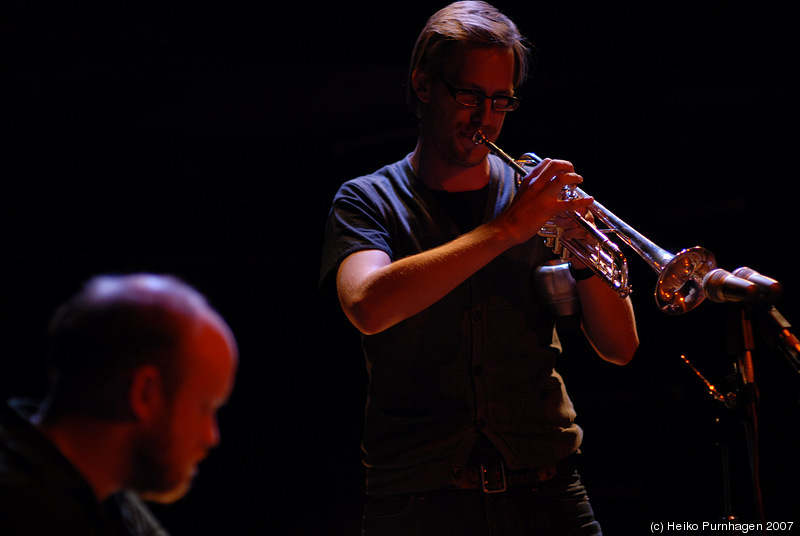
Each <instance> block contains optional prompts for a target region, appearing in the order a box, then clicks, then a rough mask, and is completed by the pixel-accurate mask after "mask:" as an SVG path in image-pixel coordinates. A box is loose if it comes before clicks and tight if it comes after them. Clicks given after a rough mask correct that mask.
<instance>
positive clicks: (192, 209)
mask: <svg viewBox="0 0 800 536" xmlns="http://www.w3.org/2000/svg"><path fill="white" fill-rule="evenodd" d="M441 5H443V4H439V3H426V4H424V5H423V4H422V3H413V4H410V5H409V4H403V5H393V4H386V3H384V4H380V5H377V4H369V3H366V4H361V5H359V6H358V7H356V6H355V5H328V4H322V5H317V6H312V5H310V4H305V3H303V4H301V3H297V4H296V5H280V4H274V5H273V6H267V5H266V3H262V4H261V5H257V6H253V5H246V4H242V5H239V4H237V3H222V2H220V3H210V2H187V3H171V2H137V3H135V4H133V3H131V4H123V5H115V7H111V6H108V5H97V6H94V7H92V8H91V9H89V8H86V7H81V8H78V7H75V6H70V5H69V4H68V3H59V4H55V3H53V4H42V3H36V2H33V3H31V2H21V1H15V2H6V3H5V7H4V8H3V10H4V11H5V12H6V13H5V14H4V16H2V17H0V25H1V26H0V30H1V31H2V36H1V37H2V56H1V57H2V65H3V67H2V72H3V82H2V106H3V121H2V129H3V134H4V136H3V139H4V141H3V142H2V153H1V154H2V171H0V174H1V175H0V176H2V178H3V181H2V185H3V188H2V192H3V193H2V196H1V197H0V203H1V205H0V206H2V211H0V218H2V220H0V222H1V223H2V231H3V233H2V242H1V244H2V245H0V252H2V257H1V258H0V260H1V261H2V264H0V268H1V269H2V271H3V272H2V273H3V274H4V276H5V277H4V280H5V285H4V287H5V288H4V292H3V303H4V306H5V307H4V316H3V324H2V326H3V340H4V342H5V345H4V346H5V348H4V352H3V357H2V360H1V361H0V388H1V389H2V394H3V395H4V396H8V395H36V394H38V393H39V392H40V391H41V379H40V378H41V377H40V372H41V370H40V361H41V355H42V351H43V348H42V337H43V333H44V330H45V326H46V323H47V320H48V318H49V315H50V314H51V312H52V310H53V308H54V307H55V306H56V305H57V304H59V303H61V302H62V301H63V300H65V299H66V298H67V297H68V296H69V295H71V294H72V293H73V292H74V291H75V290H76V289H77V288H78V287H79V285H80V284H81V283H82V282H83V281H85V280H86V279H87V278H88V277H90V276H91V275H93V274H96V273H101V272H130V271H154V272H170V273H174V274H177V275H179V276H181V277H183V278H185V279H186V280H187V281H189V282H190V283H192V284H194V285H195V286H196V287H198V288H199V289H200V290H201V291H203V292H204V293H206V294H207V295H208V296H209V298H210V300H211V301H212V303H213V304H214V305H215V306H216V307H217V308H218V309H219V310H220V311H221V313H222V314H223V315H224V316H225V317H226V318H227V319H228V320H229V323H230V324H231V326H232V327H233V329H234V331H235V332H236V334H237V336H238V339H239V344H240V350H241V368H240V374H239V379H238V383H237V388H236V391H235V393H234V396H233V397H232V399H231V402H230V404H229V405H228V406H227V407H226V408H225V409H224V410H223V411H222V413H221V426H222V433H223V444H222V446H221V447H220V448H219V449H218V451H217V452H216V453H214V455H212V457H211V458H210V459H209V460H208V461H207V462H205V464H204V467H203V468H202V471H201V476H200V477H199V479H198V481H197V483H196V485H195V489H194V490H193V492H192V493H191V494H190V495H189V496H188V497H187V498H186V499H184V500H183V501H181V502H179V503H178V504H175V505H173V506H171V507H169V508H161V507H159V508H157V512H158V514H159V516H160V517H161V518H162V519H163V520H164V523H165V524H166V525H167V526H168V528H170V530H172V532H173V533H174V534H175V535H183V534H200V533H203V534H205V533H221V532H224V533H234V532H236V533H240V534H268V533H277V534H297V535H307V534H326V535H328V534H330V535H339V534H342V535H346V534H355V533H356V532H354V531H355V530H356V528H355V527H356V526H357V523H358V516H359V508H360V502H361V495H362V489H363V474H362V469H361V467H360V462H359V438H360V432H361V419H362V412H363V409H362V408H363V403H364V386H365V373H364V370H363V360H362V357H361V355H360V350H359V346H358V337H357V334H356V332H355V331H354V329H352V328H351V327H350V326H349V325H348V324H347V322H346V321H345V319H344V318H343V316H342V314H341V313H340V311H339V309H338V305H337V303H336V302H335V300H334V299H330V298H326V297H324V296H322V295H321V294H319V292H318V291H317V288H316V283H317V273H318V269H319V268H318V266H319V251H320V245H321V237H322V231H323V228H324V222H325V217H326V213H327V210H328V206H329V204H330V201H331V197H332V195H333V193H334V192H335V190H336V188H337V187H338V185H339V184H340V183H341V182H343V181H344V180H346V179H348V178H351V177H354V176H357V175H359V174H362V173H366V172H369V171H372V170H374V169H375V168H377V167H379V166H380V165H383V164H385V163H388V162H392V161H395V160H397V159H399V158H401V157H403V156H404V155H405V154H406V153H407V152H408V151H410V150H411V149H412V148H413V144H414V141H415V122H414V120H413V119H412V118H411V117H410V115H409V114H408V113H407V111H406V108H405V104H404V90H405V87H404V85H405V77H406V68H407V61H408V57H409V55H410V51H411V48H412V46H413V43H414V40H415V39H416V36H417V33H418V32H419V30H420V29H421V27H422V25H423V24H424V22H425V20H426V19H427V17H428V16H429V15H430V14H431V13H432V12H433V11H434V10H435V9H437V8H438V7H440V6H441ZM496 5H498V6H499V7H501V8H502V9H503V10H504V11H506V12H507V13H508V14H509V15H510V16H512V18H514V19H515V20H516V21H517V23H518V25H519V26H520V29H521V31H522V32H523V33H524V34H525V35H527V36H529V38H530V39H531V41H532V43H533V45H534V46H535V48H536V50H535V53H534V62H535V67H534V72H533V76H532V79H531V81H530V82H529V83H528V84H527V85H526V86H525V87H523V89H522V91H521V95H522V97H523V98H524V105H523V107H522V108H521V109H520V110H519V111H518V112H515V113H514V114H513V115H512V116H509V117H508V120H507V122H506V128H505V130H504V133H503V135H502V136H501V138H500V140H499V144H500V145H501V146H502V147H503V148H504V149H506V151H507V152H509V153H511V154H521V153H523V152H526V151H535V152H537V153H538V154H540V155H542V156H553V157H560V158H567V159H569V160H571V161H573V163H574V164H575V166H576V168H577V169H578V171H579V172H580V173H581V174H582V175H583V176H584V178H585V183H584V189H586V190H587V191H589V192H590V193H591V194H593V195H594V196H595V197H597V198H598V199H599V200H600V201H601V202H603V203H604V204H605V205H606V207H608V208H609V209H611V210H612V211H614V212H615V213H616V214H617V215H618V216H620V217H621V218H623V219H624V220H626V221H627V222H628V223H629V224H631V225H632V226H633V227H635V228H636V229H637V230H638V231H640V232H641V233H642V234H644V235H645V236H647V237H649V238H650V239H651V240H653V241H654V242H655V243H656V244H658V245H659V246H661V247H663V248H665V249H666V250H668V251H670V252H677V251H679V250H680V249H683V248H685V247H690V246H694V245H702V246H705V247H707V248H709V249H710V250H712V251H713V252H714V253H715V254H716V257H717V260H718V262H719V265H720V266H721V267H723V268H726V269H728V270H733V269H734V268H736V267H739V266H743V265H747V266H750V267H752V268H755V269H756V270H759V271H760V272H762V273H765V274H767V275H770V276H772V277H775V278H777V279H779V280H780V281H781V282H782V283H783V285H784V297H783V299H782V300H781V301H780V303H778V304H777V305H778V308H779V310H780V311H781V312H782V313H783V314H784V315H785V316H786V317H787V319H788V320H789V321H790V322H792V321H793V319H794V320H796V319H797V318H800V316H798V315H800V311H798V307H797V304H796V296H797V292H798V291H797V282H796V279H795V275H796V264H797V262H796V255H795V254H794V249H795V236H796V230H797V225H796V223H795V216H794V212H795V211H796V210H797V209H796V203H795V196H796V190H795V189H794V187H793V185H794V182H795V181H796V177H797V171H796V169H795V161H794V156H795V154H796V146H797V141H798V136H797V129H796V128H797V127H796V125H797V121H798V117H799V116H798V104H797V82H796V77H795V74H796V70H797V67H796V65H797V60H796V55H797V52H798V46H797V42H796V34H797V30H798V23H797V22H796V19H795V18H794V17H793V16H792V15H791V14H790V13H789V9H788V7H787V8H782V9H779V8H777V7H775V6H772V5H770V4H769V3H760V4H758V5H752V6H749V7H750V9H748V10H738V9H733V8H726V9H725V10H722V9H721V8H720V9H711V8H704V7H698V6H697V5H692V4H687V5H686V6H681V5H680V4H675V3H670V4H659V5H655V6H654V5H651V4H631V5H632V6H634V7H628V8H621V7H609V6H608V5H606V3H603V4H599V3H598V4H589V5H590V7H586V6H582V7H574V6H571V5H569V4H567V3H555V2H553V3H548V4H543V5H531V4H526V5H524V6H523V5H520V4H519V3H513V2H498V3H497V4H496ZM626 251H627V252H628V253H629V260H630V264H631V278H632V281H633V284H634V288H635V291H634V295H633V300H634V307H635V308H636V312H637V315H638V319H639V330H640V337H641V339H642V344H641V349H640V351H639V353H638V355H637V357H636V359H635V361H634V363H632V364H631V365H629V366H628V367H625V368H619V367H614V366H611V365H607V364H605V363H602V362H599V360H598V359H597V358H593V357H592V356H591V355H590V353H589V351H588V349H587V348H586V347H585V345H581V344H577V345H575V346H574V347H573V348H572V349H571V352H569V353H568V355H566V356H565V357H564V358H563V360H562V361H563V363H562V368H563V369H564V375H565V377H566V378H567V382H568V387H569V388H570V392H571V394H572V396H573V399H574V402H575V404H576V406H577V410H578V413H579V419H580V422H581V424H582V425H583V427H584V429H585V431H586V439H585V443H584V448H583V450H584V469H583V474H584V479H585V481H586V483H587V485H588V487H589V491H590V495H591V497H592V500H593V503H594V506H595V510H596V511H597V515H598V517H599V519H600V521H601V522H602V523H603V525H604V527H605V529H606V532H607V533H609V534H615V533H617V534H618V533H620V532H623V533H631V532H632V531H635V532H637V533H642V532H643V531H647V530H649V528H650V523H651V522H656V521H664V522H667V521H678V522H682V521H699V522H703V521H715V520H716V519H717V518H718V517H719V515H720V514H721V513H722V511H723V510H722V492H721V490H722V484H721V481H720V459H721V458H720V454H719V450H718V449H717V447H716V443H717V439H718V437H719V432H720V431H721V430H723V431H724V429H725V428H724V427H723V428H720V427H719V426H717V425H716V424H715V419H716V418H717V417H722V420H723V423H724V422H729V421H732V422H736V419H735V418H734V417H735V414H733V413H732V412H729V411H724V410H722V408H721V407H719V406H718V405H717V404H716V403H715V402H713V401H712V400H711V399H710V398H709V397H708V395H707V394H706V393H705V390H704V387H703V385H702V383H701V382H700V380H699V379H698V378H697V377H696V376H695V375H694V373H693V372H692V371H691V370H690V369H689V367H688V366H686V365H685V364H684V363H683V362H682V361H681V359H680V356H681V355H682V354H683V355H686V356H687V357H688V358H689V359H690V360H691V361H692V363H694V364H695V366H697V367H698V369H700V370H701V371H702V372H703V373H704V374H705V375H706V376H708V377H709V379H710V380H711V381H712V382H714V383H717V384H719V385H721V386H722V387H721V388H723V389H724V379H725V377H726V375H727V374H729V373H730V371H731V370H732V362H733V358H732V357H731V356H732V352H733V351H735V350H736V349H737V347H738V341H739V340H740V338H741V336H740V334H741V330H740V329H739V327H738V324H737V321H736V318H737V316H736V315H737V314H739V312H740V311H739V309H738V308H737V307H735V306H731V305H723V304H715V303H710V302H706V303H704V304H703V305H701V306H700V308H698V309H696V310H694V311H692V312H690V313H689V314H686V315H682V316H668V315H665V314H663V313H661V312H660V311H658V310H657V309H656V307H655V305H654V302H653V298H652V288H653V286H654V285H655V281H656V274H655V272H654V271H653V270H652V269H651V268H650V267H649V266H648V265H647V264H646V263H645V262H644V261H642V260H641V259H639V258H638V257H637V256H636V255H635V254H633V253H632V252H630V250H626ZM731 319H733V320H731ZM761 326H769V324H766V323H758V324H757V326H756V339H757V341H758V345H757V348H756V350H755V352H754V361H755V368H756V375H757V380H758V386H759V389H760V394H761V399H760V400H761V406H760V411H759V417H760V437H761V442H760V447H761V452H760V454H761V456H760V458H759V459H760V460H761V467H760V471H761V475H762V486H763V496H764V502H765V509H766V517H767V519H768V520H770V521H787V520H791V521H795V522H796V523H798V522H800V519H798V518H797V516H796V501H797V498H798V495H797V490H796V481H797V477H798V462H797V459H796V458H797V456H798V453H800V451H798V446H800V443H799V442H798V439H797V425H798V415H799V414H800V412H799V411H798V398H800V391H799V390H798V378H797V374H796V373H795V372H794V370H793V369H792V368H791V367H789V365H788V364H787V363H786V361H785V360H784V359H783V357H782V356H781V355H780V354H779V353H778V352H777V351H775V350H774V349H773V348H771V347H770V345H769V344H768V343H767V342H768V341H769V340H770V339H769V338H768V337H763V336H762V335H761V332H760V327H761ZM722 437H723V438H729V439H731V446H732V448H733V454H734V461H733V463H732V468H731V471H732V476H733V491H734V498H735V513H736V514H739V515H740V516H741V517H742V518H744V519H749V520H752V519H753V517H752V512H751V510H752V508H751V505H752V501H751V500H750V496H749V490H750V486H749V483H748V475H749V471H748V469H747V466H746V463H745V462H744V461H743V460H742V459H741V458H740V457H739V456H738V452H739V451H740V450H741V449H742V445H743V442H742V441H741V440H740V439H741V438H740V436H739V435H735V436H734V435H732V434H728V433H723V434H722ZM787 483H788V487H787V486H786V484H787Z"/></svg>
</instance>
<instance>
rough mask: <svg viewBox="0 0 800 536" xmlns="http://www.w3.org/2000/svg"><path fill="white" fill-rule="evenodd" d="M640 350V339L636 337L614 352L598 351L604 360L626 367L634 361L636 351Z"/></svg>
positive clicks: (622, 344)
mask: <svg viewBox="0 0 800 536" xmlns="http://www.w3.org/2000/svg"><path fill="white" fill-rule="evenodd" d="M638 349H639V338H638V337H634V338H632V339H631V340H627V341H624V342H622V343H621V344H619V345H617V346H616V347H615V348H614V349H613V350H609V351H606V352H600V351H598V354H600V357H601V358H603V360H605V361H608V362H609V363H613V364H615V365H620V366H624V365H627V364H628V363H630V362H631V361H633V357H634V356H635V355H636V351H637V350H638Z"/></svg>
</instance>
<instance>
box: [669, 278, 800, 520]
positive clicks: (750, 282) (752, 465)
mask: <svg viewBox="0 0 800 536" xmlns="http://www.w3.org/2000/svg"><path fill="white" fill-rule="evenodd" d="M703 283H704V287H705V288H704V290H705V291H706V293H707V297H708V298H709V300H711V301H715V302H719V303H724V302H728V303H734V304H736V305H737V308H736V309H735V313H737V315H738V318H737V319H736V320H737V322H736V323H734V325H737V326H738V338H739V341H738V342H739V345H738V350H737V354H738V355H737V358H736V362H735V364H734V367H735V372H736V374H735V381H734V392H733V393H729V394H727V395H723V394H721V393H720V392H719V391H717V390H716V388H715V387H714V386H713V385H712V384H711V383H710V382H708V380H706V379H705V378H704V377H703V375H702V374H701V373H700V372H699V371H698V370H697V368H695V366H694V365H692V364H691V362H689V360H688V359H687V358H686V357H685V356H681V358H682V359H683V360H684V361H685V362H686V363H687V364H688V365H689V366H690V367H691V368H692V369H693V370H694V372H695V374H697V376H699V377H700V379H701V380H703V382H704V383H705V384H706V386H707V387H708V388H709V393H710V395H711V396H712V397H713V398H714V399H715V400H717V401H718V402H720V403H722V404H723V405H724V407H725V408H726V409H727V410H736V409H737V408H738V409H740V410H741V411H740V412H739V420H740V424H741V427H742V429H743V431H744V443H745V444H744V446H745V454H746V456H747V460H748V462H749V463H748V465H749V471H750V482H751V484H752V493H753V506H754V509H755V515H756V516H757V517H758V520H759V522H760V523H761V526H762V527H766V521H765V514H764V505H763V496H762V492H761V478H760V463H759V460H760V452H759V429H758V425H759V415H758V405H759V392H758V385H757V383H756V379H755V369H754V365H753V353H754V351H755V338H754V336H753V314H754V311H755V310H756V309H758V310H759V311H761V310H765V311H766V314H765V315H764V316H766V318H767V319H768V321H769V322H771V324H772V326H773V330H772V337H771V342H772V344H773V346H778V347H779V348H780V350H781V351H782V353H783V355H784V356H785V357H786V358H787V360H788V361H789V363H790V365H791V366H792V367H793V368H794V370H795V372H796V373H798V374H800V358H799V357H798V356H800V341H798V339H797V337H795V336H794V334H793V333H792V330H791V325H790V324H789V322H788V321H786V319H785V318H784V317H783V315H781V314H780V313H779V312H778V310H777V308H776V307H775V306H774V305H772V303H771V302H772V301H773V300H776V299H777V298H778V297H779V296H780V294H781V292H782V289H781V286H780V283H778V282H777V281H775V280H774V279H771V278H767V277H765V276H762V275H761V274H759V273H758V272H755V271H754V270H752V269H750V268H746V267H742V268H739V269H737V270H734V272H733V273H730V272H726V271H724V270H719V269H717V270H713V271H712V272H710V273H709V274H708V275H707V276H706V277H705V279H704V281H703ZM764 305H766V308H765V307H764ZM776 328H777V329H776ZM717 422H718V423H721V422H722V420H721V419H717ZM720 436H721V437H720V442H719V443H720V456H721V462H722V485H723V516H724V519H726V520H735V519H736V516H735V515H734V514H733V501H732V493H731V492H732V486H731V478H730V476H731V475H730V468H729V447H730V445H729V443H728V440H727V439H726V438H725V437H724V436H725V434H724V433H723V432H721V433H720Z"/></svg>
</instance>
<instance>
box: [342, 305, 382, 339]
mask: <svg viewBox="0 0 800 536" xmlns="http://www.w3.org/2000/svg"><path fill="white" fill-rule="evenodd" d="M340 303H341V306H342V310H343V311H344V314H345V316H347V319H348V320H349V321H350V323H351V324H353V326H355V328H356V329H357V330H358V331H360V332H361V333H362V334H364V335H375V334H377V333H380V332H381V331H384V330H385V329H387V328H388V327H389V326H390V325H391V324H388V323H387V322H386V321H385V320H383V319H382V317H381V315H380V314H378V313H377V312H376V311H375V310H374V308H372V307H370V306H369V303H368V302H366V301H364V300H349V301H345V300H342V299H340Z"/></svg>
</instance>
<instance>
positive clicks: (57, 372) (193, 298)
mask: <svg viewBox="0 0 800 536" xmlns="http://www.w3.org/2000/svg"><path fill="white" fill-rule="evenodd" d="M208 322H211V323H212V325H214V326H215V327H216V329H218V330H219V331H220V332H222V333H223V334H224V336H225V337H226V338H228V339H229V340H230V341H231V345H233V336H232V334H231V333H230V330H229V328H228V326H227V325H226V324H225V322H224V321H223V320H222V318H221V317H220V316H219V315H218V314H217V313H216V312H215V311H214V310H213V309H212V307H211V306H210V305H209V304H208V302H207V300H206V299H205V297H204V296H203V295H202V294H200V293H199V292H198V291H197V290H195V289H194V288H192V287H191V286H189V285H187V284H186V283H184V282H182V281H180V280H178V279H176V278H174V277H171V276H164V275H153V274H133V275H123V276H108V275H103V276H98V277H95V278H93V279H91V280H90V281H89V282H87V284H86V285H85V286H84V287H83V289H82V290H81V291H80V292H79V293H78V294H76V295H75V296H74V297H73V298H72V299H70V300H69V301H68V302H67V303H65V304H64V305H63V306H61V307H60V308H59V309H58V311H57V312H56V314H55V315H54V317H53V320H52V322H51V325H50V330H49V337H48V338H49V372H50V379H51V391H50V396H49V397H48V404H47V408H46V413H45V419H47V420H55V419H58V418H60V417H61V416H63V415H66V414H69V413H76V414H83V415H87V416H93V417H97V418H103V419H110V420H121V419H125V418H126V417H127V416H128V407H127V400H126V393H127V391H128V389H127V387H128V384H129V382H130V378H131V376H132V374H133V372H134V371H135V370H136V369H138V368H140V367H142V366H144V365H154V366H156V367H157V368H158V369H159V370H160V371H161V372H162V374H163V376H164V378H165V381H166V385H167V386H168V387H170V386H171V387H173V388H174V387H175V386H176V385H177V383H178V382H179V379H180V376H181V370H182V369H183V367H184V366H185V363H183V361H184V360H185V359H187V358H188V356H185V355H184V354H185V353H186V352H182V347H183V346H184V345H185V342H186V341H187V340H188V339H189V338H191V337H192V334H193V333H194V332H196V331H197V330H199V329H201V327H202V326H203V325H206V324H208Z"/></svg>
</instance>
